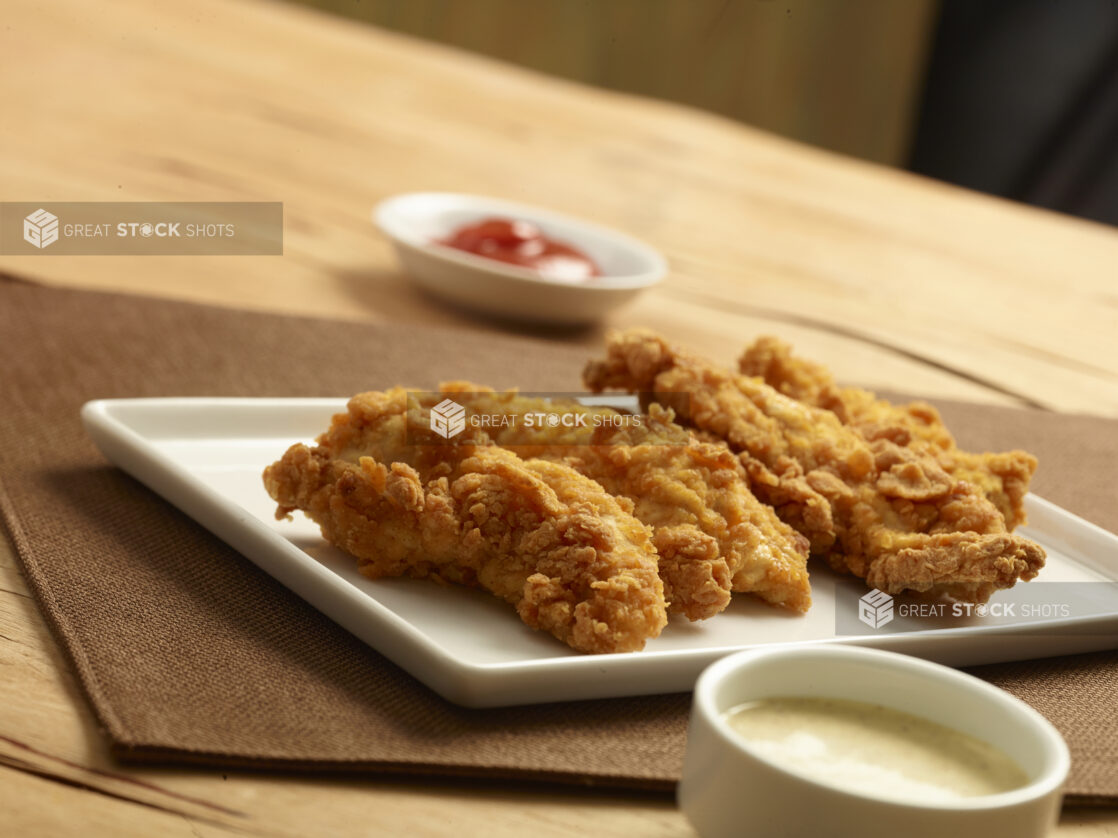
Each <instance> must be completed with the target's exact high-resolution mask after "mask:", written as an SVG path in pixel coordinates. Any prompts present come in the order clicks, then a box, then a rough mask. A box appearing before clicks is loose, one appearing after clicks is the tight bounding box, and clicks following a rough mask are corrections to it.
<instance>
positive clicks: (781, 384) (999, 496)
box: [738, 336, 1037, 532]
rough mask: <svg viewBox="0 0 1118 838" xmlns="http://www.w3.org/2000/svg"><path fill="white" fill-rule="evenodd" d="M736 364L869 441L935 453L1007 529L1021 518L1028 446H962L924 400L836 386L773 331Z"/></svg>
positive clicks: (1029, 465) (1030, 465) (1029, 469)
mask: <svg viewBox="0 0 1118 838" xmlns="http://www.w3.org/2000/svg"><path fill="white" fill-rule="evenodd" d="M738 369H739V371H740V372H741V373H742V374H743V375H750V376H757V377H759V378H763V379H764V381H765V383H766V384H768V385H769V386H770V387H774V388H776V389H777V390H779V391H780V392H781V393H783V394H784V395H786V396H790V397H791V398H793V399H796V400H797V401H801V402H806V403H807V404H810V405H812V406H814V407H820V408H823V409H824V410H829V411H831V412H832V413H834V414H835V415H836V416H837V417H838V418H839V420H840V421H841V422H842V423H843V424H844V425H847V426H849V427H851V428H853V429H854V430H856V431H857V432H858V433H859V434H861V435H862V437H863V438H865V439H867V440H869V441H871V442H872V441H874V440H877V439H888V440H890V441H892V442H895V443H896V444H897V445H901V446H904V447H906V448H910V449H912V450H913V451H916V452H917V453H920V454H926V455H928V456H930V457H933V458H935V460H936V462H938V463H939V464H940V465H941V466H942V467H943V468H944V470H945V471H946V472H947V473H948V474H950V475H951V476H952V477H953V478H955V479H956V480H965V481H966V482H967V483H970V484H971V485H973V486H975V487H976V488H978V490H979V491H981V492H982V494H984V495H985V496H986V497H987V498H989V500H990V502H991V503H993V504H994V506H996V507H997V508H998V511H999V512H1001V514H1002V517H1003V518H1005V522H1006V526H1007V528H1008V529H1009V530H1010V531H1011V532H1012V531H1013V529H1014V528H1015V527H1017V526H1019V525H1021V524H1024V523H1025V506H1024V501H1025V495H1026V494H1028V492H1029V482H1030V481H1031V480H1032V477H1033V473H1034V472H1035V471H1036V466H1037V462H1036V457H1034V456H1033V455H1032V454H1029V453H1028V452H1027V451H1006V452H1001V453H990V452H985V453H971V452H969V451H963V450H961V449H960V448H959V447H958V446H957V445H956V443H955V437H954V436H952V434H951V432H950V431H949V430H948V429H947V427H946V426H945V425H944V424H943V420H942V419H940V416H939V412H938V411H937V410H936V409H935V408H934V407H932V406H931V405H930V404H928V403H927V402H911V403H909V404H905V405H896V404H892V403H890V402H888V401H885V400H884V399H879V398H877V396H876V395H874V394H873V393H871V392H870V391H869V390H863V389H860V388H858V387H839V386H838V385H836V384H835V380H834V378H833V377H832V375H831V372H830V370H828V369H827V368H826V367H824V366H822V365H820V364H816V363H814V362H812V361H807V360H805V359H803V358H798V357H796V356H795V355H793V354H792V347H791V346H789V345H788V344H786V343H784V342H783V341H781V340H779V339H777V338H774V337H768V336H765V337H760V338H758V339H757V340H756V341H754V342H753V344H751V345H750V346H749V347H747V348H746V350H745V352H744V353H742V355H741V357H740V358H739V359H738Z"/></svg>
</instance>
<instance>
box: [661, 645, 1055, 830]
mask: <svg viewBox="0 0 1118 838" xmlns="http://www.w3.org/2000/svg"><path fill="white" fill-rule="evenodd" d="M782 696H806V697H822V698H838V699H847V700H851V701H864V702H869V703H872V704H881V705H884V706H886V707H893V708H896V709H898V710H903V711H905V712H908V713H912V714H913V715H916V716H922V717H923V718H926V719H929V720H931V721H933V722H938V723H939V724H942V725H944V726H946V727H951V728H954V729H956V730H960V731H962V732H964V733H968V734H970V735H971V736H975V737H977V738H979V739H982V740H985V741H986V742H989V743H990V744H991V745H993V746H994V747H996V748H999V749H1001V750H1002V751H1004V752H1005V753H1006V754H1007V755H1008V756H1010V757H1011V758H1012V759H1014V760H1015V761H1016V762H1017V763H1018V764H1019V765H1020V766H1021V768H1022V769H1024V771H1025V773H1026V775H1027V776H1028V778H1029V782H1028V784H1027V785H1025V786H1023V787H1021V788H1018V789H1013V790H1011V791H1008V792H1004V793H1001V794H992V795H985V796H981V797H971V798H966V799H963V800H958V801H951V802H949V803H938V802H937V803H921V802H920V801H917V800H914V801H912V802H908V801H898V800H895V799H889V798H886V797H875V796H872V790H869V789H867V791H866V794H864V795H863V794H858V793H854V792H851V791H846V790H844V789H841V788H839V787H838V786H830V785H827V784H824V783H821V782H818V781H815V780H812V779H809V778H807V777H805V776H803V775H801V774H798V773H796V772H794V771H792V770H789V769H787V768H784V767H782V766H780V765H778V764H777V763H776V762H773V761H770V760H769V759H766V758H764V757H762V756H761V755H760V754H758V753H755V752H754V751H752V750H751V749H750V748H749V745H748V744H747V742H746V741H745V740H744V739H743V738H742V737H741V736H740V735H739V734H737V733H735V732H734V731H733V730H732V729H731V728H730V726H729V724H728V723H727V722H726V720H725V718H724V717H723V714H724V713H725V712H726V711H728V710H731V709H733V708H734V707H737V706H738V705H740V704H744V703H746V702H748V701H755V700H758V699H762V698H778V697H782ZM1070 762H1071V761H1070V757H1069V755H1068V749H1067V745H1066V744H1065V743H1064V740H1063V738H1062V737H1061V736H1060V734H1059V733H1058V732H1057V731H1056V729H1055V728H1054V727H1052V725H1051V724H1050V723H1049V722H1048V721H1047V720H1046V719H1045V718H1044V717H1043V716H1041V715H1040V714H1039V713H1038V712H1036V711H1035V710H1033V709H1032V708H1031V707H1029V706H1028V705H1027V704H1025V703H1024V702H1022V701H1020V700H1018V699H1016V698H1014V697H1013V696H1011V695H1010V694H1009V693H1007V692H1004V691H1003V690H1000V689H998V688H997V687H994V686H991V685H990V684H987V683H986V682H985V681H981V680H979V679H978V678H975V677H973V676H971V675H966V674H964V673H962V672H957V671H955V670H953V669H949V668H948V667H945V666H940V665H939V664H935V663H929V662H927V661H922V660H919V659H917V658H912V657H909V656H907V655H899V654H896V653H894V652H883V651H880V650H876V649H864V648H859V647H855V646H815V647H799V648H792V649H787V648H786V649H769V650H756V651H747V652H742V653H739V654H736V655H731V656H729V657H726V658H723V659H722V660H720V661H718V662H717V663H714V664H712V665H711V666H710V667H708V668H707V669H706V670H705V671H704V672H703V674H702V675H701V676H700V677H699V680H698V682H697V684H696V685H695V695H694V699H693V702H692V705H691V719H690V726H689V728H688V734H687V753H686V756H685V758H684V765H683V780H682V782H681V783H680V787H679V805H680V808H681V809H682V810H683V813H684V814H685V815H686V816H687V818H688V819H689V820H690V821H691V823H692V825H693V826H694V827H695V829H696V830H697V831H698V833H699V835H700V836H702V838H724V837H725V838H729V836H739V835H748V836H749V838H770V836H772V838H775V836H828V838H847V837H848V836H849V838H899V836H904V838H945V836H946V837H947V838H1002V836H1005V838H1040V836H1043V835H1047V834H1048V833H1049V831H1050V830H1051V829H1052V828H1053V827H1054V826H1055V824H1056V820H1057V818H1058V817H1059V812H1060V801H1061V796H1062V789H1063V784H1064V780H1065V779H1066V777H1067V772H1068V768H1069V766H1070Z"/></svg>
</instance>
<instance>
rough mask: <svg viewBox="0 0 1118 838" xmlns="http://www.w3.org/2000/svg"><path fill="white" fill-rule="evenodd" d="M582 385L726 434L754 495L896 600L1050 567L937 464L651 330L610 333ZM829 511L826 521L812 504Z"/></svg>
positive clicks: (965, 591)
mask: <svg viewBox="0 0 1118 838" xmlns="http://www.w3.org/2000/svg"><path fill="white" fill-rule="evenodd" d="M584 379H585V381H586V384H587V386H589V387H590V388H591V389H593V390H601V389H604V388H606V387H620V388H623V389H627V390H630V391H633V392H651V393H654V394H655V396H654V397H655V398H656V399H657V400H658V401H661V402H667V403H670V404H672V406H673V407H674V409H675V410H676V413H677V414H678V415H679V416H680V418H681V419H682V420H683V421H685V422H687V423H689V424H692V425H694V426H695V427H696V428H699V429H701V430H702V431H705V432H706V433H707V434H711V435H714V436H716V437H718V438H721V439H724V440H725V441H726V442H727V443H728V444H729V446H730V448H731V449H733V450H734V451H735V452H738V453H739V455H740V456H741V458H742V462H743V464H744V465H745V468H746V471H747V472H748V473H749V475H750V477H751V479H752V481H753V482H752V488H753V491H754V494H756V495H757V497H758V498H760V499H761V500H764V501H766V502H771V503H772V504H773V505H774V507H775V508H776V510H777V513H778V514H779V515H780V516H781V517H782V518H783V519H784V520H785V521H787V522H788V523H789V524H791V525H792V526H793V527H796V528H797V529H799V530H800V531H801V532H803V533H804V535H806V536H807V537H808V538H809V540H810V541H811V545H812V551H813V552H815V553H817V554H819V555H822V556H823V557H825V558H826V559H827V561H828V562H829V563H830V564H831V565H832V566H833V567H835V568H836V569H840V570H845V571H849V572H851V573H854V574H855V575H858V576H860V577H862V578H867V579H872V580H874V582H873V583H872V584H878V583H880V585H884V586H885V587H884V588H882V590H886V591H888V592H889V593H899V592H900V591H902V590H906V589H911V590H916V591H933V592H943V593H950V594H952V595H957V596H963V597H967V598H970V599H973V601H985V599H987V598H989V596H990V594H991V593H993V591H994V590H996V589H998V588H1000V587H1008V586H1009V585H1011V584H1013V583H1014V582H1015V581H1016V580H1017V579H1019V578H1020V579H1026V580H1027V579H1031V578H1033V577H1034V576H1036V573H1037V571H1038V570H1039V568H1040V567H1041V566H1042V565H1043V563H1044V551H1043V550H1042V549H1041V548H1040V547H1039V545H1037V544H1034V543H1033V542H1031V541H1029V540H1028V539H1025V538H1021V537H1019V536H1013V535H1009V534H1008V533H1007V532H1006V527H1005V521H1004V519H1003V518H1002V516H1001V514H1000V513H999V512H998V510H997V508H996V507H995V506H994V505H993V504H991V503H990V502H989V501H988V500H987V499H986V498H985V497H984V496H983V495H982V494H981V493H980V492H979V491H978V490H977V489H976V488H975V487H974V486H972V485H970V484H969V483H967V482H965V481H959V480H956V479H954V478H952V477H951V475H949V474H948V473H947V472H946V471H945V470H944V469H943V468H942V467H941V466H940V465H939V463H938V462H936V461H935V460H934V459H932V458H931V457H928V456H925V455H922V454H920V453H918V452H916V451H913V450H911V449H908V448H905V447H902V446H899V445H897V444H896V443H894V442H892V441H890V440H888V439H875V440H873V441H869V440H867V439H865V438H864V437H863V436H862V435H861V434H859V433H857V432H856V431H854V430H853V429H851V428H848V427H846V426H845V425H843V424H842V423H841V422H840V421H839V418H838V417H837V416H836V415H835V414H834V413H832V412H830V411H826V410H821V409H818V408H814V407H811V406H809V405H806V404H804V403H803V402H799V401H796V400H794V399H791V398H788V397H787V396H784V395H782V394H781V393H779V392H777V391H776V390H775V389H773V388H772V387H770V386H768V385H767V384H765V383H764V382H763V381H761V380H760V379H758V378H750V377H747V376H742V375H735V374H733V373H731V372H729V371H728V370H725V369H721V368H719V367H718V366H716V365H715V364H712V363H711V362H709V361H706V360H704V359H702V358H699V357H696V356H693V355H690V354H689V353H687V352H686V351H684V350H680V349H678V348H676V347H673V346H671V345H670V344H668V343H667V342H666V341H664V340H663V339H662V338H660V337H658V336H657V335H655V334H654V333H652V332H649V331H647V330H640V329H634V330H629V331H627V332H624V333H620V334H612V335H610V337H609V341H608V344H607V355H606V358H605V359H603V360H598V361H593V362H591V363H590V364H589V365H588V367H587V369H586V371H585V374H584ZM819 504H825V505H826V506H827V507H828V509H827V514H823V513H822V512H821V511H820V510H819V509H817V508H813V505H814V506H818V505H819ZM950 533H968V534H970V536H968V537H967V538H958V539H955V542H954V543H952V540H951V539H945V538H944V536H945V535H946V534H950ZM971 536H973V537H971ZM956 548H957V551H958V552H959V553H960V555H962V553H964V552H965V553H966V556H967V557H968V558H967V560H966V561H963V560H962V558H960V561H959V562H958V563H957V566H956V569H955V571H951V570H950V564H949V563H945V560H944V555H945V554H944V550H945V549H946V550H948V551H951V550H953V549H956ZM1007 569H1009V570H1007ZM1010 570H1011V571H1012V572H1009V571H1010Z"/></svg>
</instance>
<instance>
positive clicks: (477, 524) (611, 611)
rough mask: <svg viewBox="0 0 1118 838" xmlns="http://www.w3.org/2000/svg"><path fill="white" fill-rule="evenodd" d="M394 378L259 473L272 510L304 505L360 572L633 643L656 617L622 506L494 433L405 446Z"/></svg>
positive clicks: (614, 648)
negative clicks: (479, 592)
mask: <svg viewBox="0 0 1118 838" xmlns="http://www.w3.org/2000/svg"><path fill="white" fill-rule="evenodd" d="M407 407H408V402H407V394H406V392H405V391H404V390H399V389H398V390H393V391H389V392H388V393H366V394H362V395H361V396H357V397H355V398H354V399H352V400H351V401H350V402H349V406H348V409H347V412H346V413H344V414H339V415H338V416H335V417H334V420H333V422H332V424H331V427H330V429H329V430H328V431H327V432H326V433H325V434H323V435H322V436H321V437H319V439H318V441H317V442H318V444H317V445H316V446H315V447H314V448H310V447H308V446H306V445H302V444H297V445H293V446H292V447H291V448H289V449H288V451H287V452H286V453H285V454H284V455H283V457H282V459H280V460H279V461H278V462H276V463H274V464H273V465H271V466H269V467H268V468H267V469H266V470H265V472H264V483H265V487H266V488H267V490H268V493H269V494H270V495H271V497H272V498H273V499H274V500H275V501H276V502H277V504H278V508H277V511H276V515H277V517H283V516H285V515H288V514H289V513H291V512H292V511H293V510H296V509H299V510H302V511H303V512H305V513H306V514H307V515H308V516H309V517H310V518H311V519H312V520H314V521H315V522H316V523H317V524H318V525H319V526H320V527H321V529H322V534H323V536H324V537H325V538H326V539H327V540H328V541H329V542H331V543H332V544H335V545H336V546H338V547H340V548H341V549H343V550H346V551H347V552H349V553H351V554H353V555H354V556H356V557H357V558H358V560H359V567H360V570H361V572H362V573H364V574H365V575H367V576H370V577H372V578H378V577H383V576H402V575H407V576H414V577H421V578H422V577H427V578H433V579H436V580H442V581H446V582H454V583H457V584H462V585H471V586H478V587H481V588H484V589H486V590H489V591H491V592H492V593H494V594H496V595H497V596H499V597H501V598H502V599H505V600H506V601H508V602H510V603H512V604H513V605H514V606H515V607H516V610H517V612H518V613H519V615H520V617H521V618H522V619H523V620H524V622H525V623H527V624H528V625H529V626H531V627H533V628H536V629H542V630H544V631H548V632H550V633H551V634H553V635H555V636H556V637H557V638H559V639H560V640H562V641H563V642H565V643H567V644H568V645H570V646H571V647H572V648H574V649H577V650H579V651H582V652H592V653H608V652H627V651H635V650H638V649H641V648H643V647H644V645H645V642H646V641H647V640H648V639H649V638H653V637H656V636H657V635H659V633H660V630H661V629H662V628H663V626H664V625H665V624H666V622H667V613H666V603H665V601H664V593H663V584H662V582H661V580H660V576H659V572H658V568H657V555H656V551H655V549H654V548H653V546H652V541H651V537H650V533H649V530H648V528H647V527H645V526H644V525H643V524H641V523H640V522H639V521H638V520H637V519H636V518H634V517H633V515H632V504H631V503H630V502H629V501H627V500H625V499H617V498H614V497H613V496H612V495H610V494H609V493H607V492H606V491H605V490H604V489H602V488H601V487H600V486H599V485H598V484H596V483H595V482H594V481H592V480H590V479H589V478H587V477H584V476H583V475H581V474H579V473H578V472H576V471H575V470H574V469H572V468H570V467H569V466H565V465H563V464H562V463H556V462H548V461H546V460H540V459H529V460H522V459H520V458H519V457H517V456H516V455H515V454H513V453H511V452H509V451H507V450H504V449H501V448H498V447H495V446H491V445H460V446H434V445H410V444H407V442H406V438H405V427H406V415H405V410H406V409H407Z"/></svg>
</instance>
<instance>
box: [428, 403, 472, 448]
mask: <svg viewBox="0 0 1118 838" xmlns="http://www.w3.org/2000/svg"><path fill="white" fill-rule="evenodd" d="M465 427H466V408H464V407H462V405H460V404H458V403H457V402H452V401H451V400H450V399H443V400H442V401H441V402H439V403H438V404H437V405H435V406H434V407H432V408H431V430H432V431H434V432H435V433H437V434H438V435H439V436H441V437H442V438H443V439H450V438H451V437H452V436H456V435H458V434H460V433H462V431H463V429H465Z"/></svg>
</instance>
